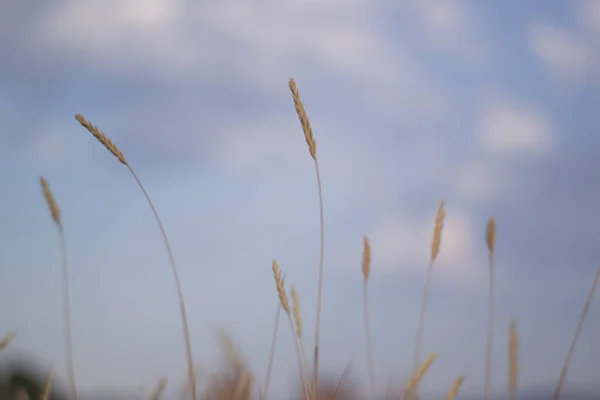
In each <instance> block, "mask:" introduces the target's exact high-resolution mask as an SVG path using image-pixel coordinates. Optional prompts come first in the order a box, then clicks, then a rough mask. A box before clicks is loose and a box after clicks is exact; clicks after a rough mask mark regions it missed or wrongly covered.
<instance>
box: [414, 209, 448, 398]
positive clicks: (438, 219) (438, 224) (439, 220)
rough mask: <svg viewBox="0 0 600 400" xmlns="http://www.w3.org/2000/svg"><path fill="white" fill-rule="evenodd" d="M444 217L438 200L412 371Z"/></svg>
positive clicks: (416, 357)
mask: <svg viewBox="0 0 600 400" xmlns="http://www.w3.org/2000/svg"><path fill="white" fill-rule="evenodd" d="M444 218H446V210H445V209H444V201H443V200H442V201H440V204H439V206H438V209H437V212H436V214H435V220H434V224H433V235H432V237H431V254H430V257H429V265H428V266H427V276H426V278H425V287H424V288H423V298H422V299H421V311H420V312H419V322H418V323H417V339H416V342H415V350H414V354H413V372H415V371H416V369H417V367H418V365H419V362H420V358H421V346H422V342H423V330H424V325H425V312H426V310H427V300H428V298H429V287H430V286H431V278H432V276H433V263H434V262H435V260H436V259H437V257H438V255H439V254H440V247H441V244H442V230H443V229H444ZM414 392H415V393H414V395H412V396H414V397H418V387H415V388H414Z"/></svg>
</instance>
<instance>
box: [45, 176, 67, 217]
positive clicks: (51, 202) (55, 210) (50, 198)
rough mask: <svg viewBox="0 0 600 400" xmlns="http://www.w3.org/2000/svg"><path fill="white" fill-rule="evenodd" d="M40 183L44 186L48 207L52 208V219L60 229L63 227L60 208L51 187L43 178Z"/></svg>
mask: <svg viewBox="0 0 600 400" xmlns="http://www.w3.org/2000/svg"><path fill="white" fill-rule="evenodd" d="M40 183H41V185H42V190H43V192H44V198H45V199H46V203H48V207H49V208H50V214H51V215H52V219H53V220H54V222H55V223H56V225H58V226H59V227H61V226H62V224H61V220H60V207H59V206H58V203H57V202H56V199H55V198H54V195H53V194H52V190H50V185H49V184H48V181H47V180H46V178H44V177H43V176H41V177H40Z"/></svg>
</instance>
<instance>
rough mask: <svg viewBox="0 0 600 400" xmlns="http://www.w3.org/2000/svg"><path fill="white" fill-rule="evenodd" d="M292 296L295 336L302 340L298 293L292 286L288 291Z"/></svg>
mask: <svg viewBox="0 0 600 400" xmlns="http://www.w3.org/2000/svg"><path fill="white" fill-rule="evenodd" d="M290 292H291V293H290V294H291V296H292V303H293V304H294V320H295V322H296V334H298V337H299V338H302V315H301V314H300V299H299V298H298V292H297V291H296V288H295V287H294V286H292V289H291V290H290Z"/></svg>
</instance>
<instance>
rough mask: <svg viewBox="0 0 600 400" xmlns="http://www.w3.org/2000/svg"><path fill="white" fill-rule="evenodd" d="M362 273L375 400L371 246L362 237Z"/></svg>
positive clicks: (371, 380) (367, 342) (370, 380)
mask: <svg viewBox="0 0 600 400" xmlns="http://www.w3.org/2000/svg"><path fill="white" fill-rule="evenodd" d="M362 273H363V314H364V315H363V316H364V324H365V342H366V343H365V344H366V350H367V363H368V365H367V367H368V369H369V386H370V390H371V398H373V399H374V398H375V367H374V363H373V343H372V338H371V322H370V318H369V293H368V282H369V275H370V274H371V244H370V243H369V238H368V237H367V236H364V237H363V253H362Z"/></svg>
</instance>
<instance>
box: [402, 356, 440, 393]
mask: <svg viewBox="0 0 600 400" xmlns="http://www.w3.org/2000/svg"><path fill="white" fill-rule="evenodd" d="M436 358H437V355H436V354H431V355H430V356H429V357H427V360H425V362H424V363H423V364H421V366H420V367H419V369H418V370H417V371H416V372H415V373H414V374H413V376H412V377H411V378H410V381H408V385H406V388H405V389H404V391H405V392H409V391H410V390H411V389H413V388H415V387H417V386H418V385H419V383H420V382H421V380H422V379H423V377H424V376H425V374H426V373H427V371H428V370H429V367H431V364H432V363H433V362H434V361H435V359H436Z"/></svg>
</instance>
